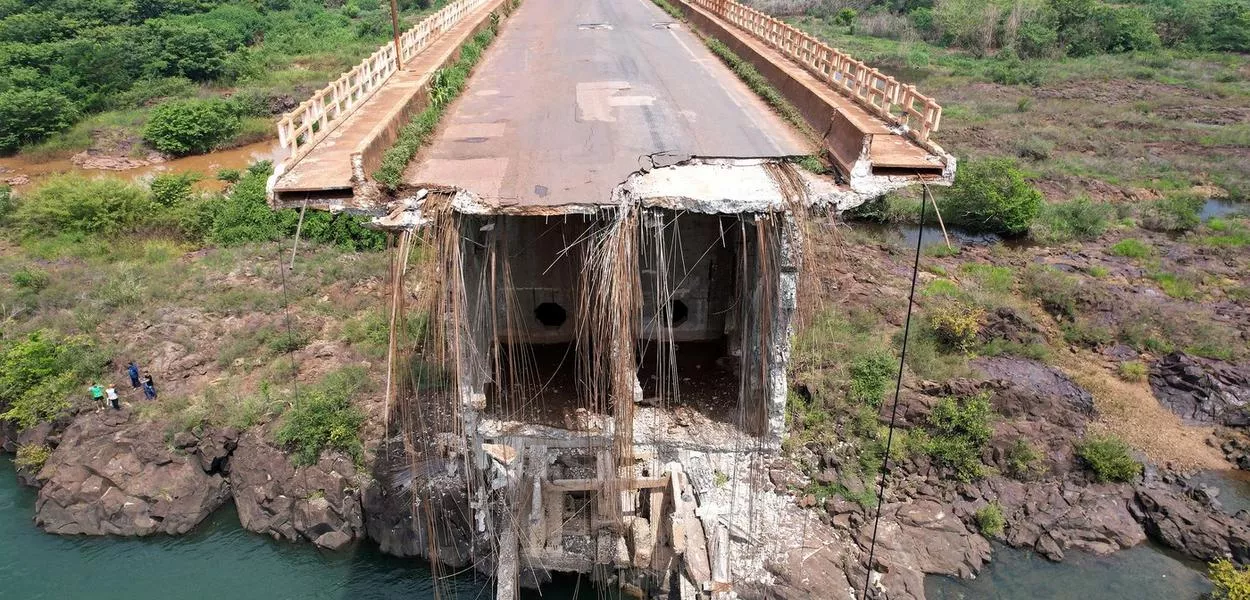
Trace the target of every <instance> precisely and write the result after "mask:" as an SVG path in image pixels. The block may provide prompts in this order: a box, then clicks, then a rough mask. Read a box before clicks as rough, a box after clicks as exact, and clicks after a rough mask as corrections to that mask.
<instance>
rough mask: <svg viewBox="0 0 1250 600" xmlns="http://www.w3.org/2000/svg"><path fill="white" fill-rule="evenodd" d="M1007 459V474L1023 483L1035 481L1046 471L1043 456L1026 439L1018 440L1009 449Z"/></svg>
mask: <svg viewBox="0 0 1250 600" xmlns="http://www.w3.org/2000/svg"><path fill="white" fill-rule="evenodd" d="M1006 458H1007V474H1008V475H1010V476H1012V477H1014V478H1016V479H1019V480H1021V481H1027V480H1030V479H1033V478H1035V477H1037V476H1038V475H1041V474H1042V472H1043V471H1045V470H1046V468H1045V466H1044V465H1043V464H1042V454H1041V453H1040V452H1038V451H1037V449H1036V448H1034V447H1033V445H1032V444H1030V443H1029V441H1028V440H1026V439H1024V438H1016V441H1015V442H1014V443H1012V445H1011V446H1010V447H1009V448H1007V456H1006Z"/></svg>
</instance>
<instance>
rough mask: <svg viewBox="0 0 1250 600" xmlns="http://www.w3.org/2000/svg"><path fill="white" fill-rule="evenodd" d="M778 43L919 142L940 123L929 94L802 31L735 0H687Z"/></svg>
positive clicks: (939, 111)
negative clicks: (911, 134) (904, 128)
mask: <svg viewBox="0 0 1250 600" xmlns="http://www.w3.org/2000/svg"><path fill="white" fill-rule="evenodd" d="M687 1H688V2H690V3H691V4H694V5H696V6H698V7H699V8H702V9H703V10H706V11H708V12H710V13H712V14H713V15H715V16H717V17H719V18H721V19H723V20H724V21H726V22H728V23H730V24H732V25H734V26H735V27H737V28H739V29H741V30H743V31H746V32H747V33H750V34H751V35H752V36H754V37H756V38H758V39H759V40H761V41H763V42H765V43H767V44H768V45H770V46H772V47H773V48H776V49H777V50H778V51H780V52H781V53H782V54H784V55H785V56H786V57H788V58H790V59H791V60H794V61H795V62H797V63H798V64H800V65H802V66H803V67H804V68H806V69H807V70H808V71H810V72H811V73H812V74H814V75H816V76H817V77H819V78H820V79H822V80H823V81H824V82H825V83H827V84H829V86H830V87H832V88H833V89H835V90H837V91H838V92H839V93H841V94H843V95H845V96H848V97H850V98H851V99H852V100H854V101H855V102H856V103H858V104H859V105H860V106H863V107H864V108H865V109H867V110H868V111H869V112H871V113H873V114H875V115H877V116H879V117H882V118H884V119H886V120H888V121H892V122H894V123H897V124H899V125H906V126H907V128H908V129H909V130H910V131H911V132H912V133H913V135H915V136H916V138H917V139H918V140H919V141H922V142H927V141H928V140H929V135H930V134H932V133H933V132H935V131H937V130H938V127H939V126H940V125H941V122H942V107H941V105H939V104H938V103H937V102H935V101H934V100H933V99H932V98H929V97H928V96H925V95H923V94H921V93H920V92H917V91H916V88H915V86H912V85H907V84H904V83H902V82H899V81H898V80H896V79H894V78H893V77H890V76H888V75H886V74H884V73H882V72H881V71H878V70H877V69H874V68H872V67H870V66H868V65H866V64H864V62H863V61H860V60H856V59H855V58H854V57H852V56H850V55H849V54H846V53H845V52H842V51H841V50H838V49H836V48H833V47H830V46H828V45H826V44H825V43H823V42H821V41H820V40H818V39H816V38H814V37H812V36H810V35H808V34H807V33H805V32H803V31H802V30H800V29H798V28H796V27H794V26H792V25H790V24H789V23H786V22H784V21H781V20H779V19H775V18H773V17H770V16H768V15H766V14H764V13H762V12H760V11H758V10H755V9H753V8H751V7H748V6H744V5H742V4H739V3H738V2H735V1H734V0H687Z"/></svg>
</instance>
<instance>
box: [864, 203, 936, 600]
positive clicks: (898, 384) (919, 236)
mask: <svg viewBox="0 0 1250 600" xmlns="http://www.w3.org/2000/svg"><path fill="white" fill-rule="evenodd" d="M920 184H921V185H922V186H923V191H922V193H923V194H924V195H923V196H921V198H920V229H919V231H918V232H917V233H916V259H915V262H913V263H912V267H911V291H910V292H909V293H908V294H907V320H906V321H904V323H903V348H902V350H901V351H900V352H899V356H898V379H897V380H896V381H895V382H894V406H893V407H892V408H891V409H890V432H889V434H887V435H886V438H885V458H884V459H883V460H882V461H881V479H880V481H879V482H878V483H877V516H876V517H875V518H874V519H873V522H872V542H871V543H870V544H869V546H868V564H867V565H866V566H867V570H866V573H865V574H864V600H868V589H869V586H870V584H871V582H872V563H873V559H874V558H875V557H876V552H877V528H878V527H880V526H881V505H883V504H885V478H886V476H888V475H889V473H890V445H891V444H892V443H893V442H894V421H895V418H896V417H898V399H899V394H900V392H901V391H902V389H903V365H904V364H906V360H907V340H908V339H909V338H910V337H911V313H912V308H914V307H915V304H916V276H917V274H918V273H919V272H920V248H921V244H922V242H923V241H924V217H925V199H926V196H927V195H928V192H929V186H928V184H926V183H924V182H923V181H921V183H920Z"/></svg>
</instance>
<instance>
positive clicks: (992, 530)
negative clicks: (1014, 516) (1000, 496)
mask: <svg viewBox="0 0 1250 600" xmlns="http://www.w3.org/2000/svg"><path fill="white" fill-rule="evenodd" d="M973 518H975V519H976V522H977V529H979V530H980V531H981V533H982V535H986V536H989V537H994V536H999V535H1002V534H1003V528H1004V527H1005V526H1006V525H1007V520H1006V519H1004V518H1003V505H1001V504H999V503H998V501H997V500H995V501H993V502H990V503H989V504H986V505H985V506H982V507H981V508H978V509H977V511H976V513H975V514H974V515H973Z"/></svg>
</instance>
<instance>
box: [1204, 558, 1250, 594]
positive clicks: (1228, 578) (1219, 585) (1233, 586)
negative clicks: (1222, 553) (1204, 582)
mask: <svg viewBox="0 0 1250 600" xmlns="http://www.w3.org/2000/svg"><path fill="white" fill-rule="evenodd" d="M1207 575H1208V577H1210V578H1211V583H1212V584H1214V585H1215V590H1214V591H1212V592H1211V598H1212V600H1250V568H1247V567H1238V566H1237V565H1234V564H1233V563H1232V562H1231V561H1229V560H1228V559H1227V558H1221V559H1219V560H1217V561H1215V562H1213V563H1211V564H1209V565H1207Z"/></svg>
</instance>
